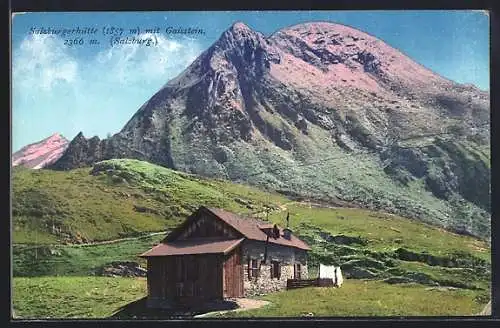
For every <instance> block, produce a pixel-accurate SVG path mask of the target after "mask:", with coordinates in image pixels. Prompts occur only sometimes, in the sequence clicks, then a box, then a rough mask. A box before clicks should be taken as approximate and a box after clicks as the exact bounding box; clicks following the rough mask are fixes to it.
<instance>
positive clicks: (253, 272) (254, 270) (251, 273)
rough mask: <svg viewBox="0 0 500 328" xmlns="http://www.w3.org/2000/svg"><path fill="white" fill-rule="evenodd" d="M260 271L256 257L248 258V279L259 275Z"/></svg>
mask: <svg viewBox="0 0 500 328" xmlns="http://www.w3.org/2000/svg"><path fill="white" fill-rule="evenodd" d="M258 272H259V262H258V260H256V259H249V260H248V279H252V278H255V277H257V274H258Z"/></svg>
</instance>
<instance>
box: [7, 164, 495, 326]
mask: <svg viewBox="0 0 500 328" xmlns="http://www.w3.org/2000/svg"><path fill="white" fill-rule="evenodd" d="M13 191H14V193H13V209H14V211H13V214H14V217H13V227H14V246H13V272H14V276H15V277H24V278H22V279H20V278H15V281H17V282H16V283H15V284H14V293H15V294H16V293H17V295H18V296H15V306H16V308H19V309H23V308H25V309H27V308H28V306H29V305H30V304H31V305H33V306H34V307H33V310H29V311H28V310H26V312H25V313H27V314H28V315H37V314H38V312H37V311H38V310H36V309H37V308H38V309H42V308H44V307H45V305H43V304H44V302H50V300H46V299H45V298H46V297H45V295H46V293H45V292H44V289H43V288H41V287H40V288H34V289H31V293H32V294H31V295H28V296H26V295H24V294H23V293H27V290H28V289H29V288H31V287H29V286H32V285H37V284H38V283H40V284H42V285H43V286H46V287H47V288H49V286H52V284H56V283H57V281H59V279H63V280H61V281H63V283H61V284H62V285H61V286H62V287H58V288H59V289H57V288H55V287H54V286H52V287H50V288H52V289H54V288H55V289H54V291H53V292H54V293H56V292H57V290H60V289H61V288H62V289H64V288H69V289H68V293H73V292H75V293H77V292H76V291H74V289H72V288H73V287H69V286H70V285H71V283H69V281H71V279H76V280H75V282H76V281H80V280H81V279H83V280H84V279H87V278H81V277H82V276H91V275H94V274H95V272H96V270H97V269H99V268H100V267H102V266H105V265H106V264H108V263H110V262H113V261H137V262H139V263H140V264H141V265H145V263H144V261H143V260H142V259H139V258H138V255H139V254H141V253H142V252H144V251H146V250H148V249H149V248H150V247H152V246H153V245H155V244H156V243H158V242H159V241H160V240H161V239H162V238H163V236H164V235H163V234H158V235H155V236H147V235H146V234H147V233H148V232H151V231H165V230H169V229H171V228H172V227H173V226H175V225H177V224H178V223H179V222H180V221H181V220H183V219H184V218H185V217H186V215H188V214H190V213H191V211H193V210H194V209H196V208H197V207H198V206H200V205H208V206H217V207H222V208H225V209H228V210H231V211H234V212H238V213H245V214H252V213H253V215H255V216H260V217H261V218H265V217H266V214H265V209H266V208H270V209H271V210H270V213H269V216H268V218H269V220H270V221H272V222H276V223H278V224H280V225H283V224H284V219H285V217H286V213H287V212H289V213H290V225H291V228H292V230H293V231H294V233H295V234H296V235H298V236H299V237H300V238H302V239H304V240H305V241H306V242H308V243H309V244H310V245H311V247H312V251H311V252H310V255H309V272H310V277H314V276H315V275H316V274H317V266H318V264H319V263H320V262H321V263H326V264H328V263H331V264H336V265H340V266H341V267H342V270H343V272H344V275H345V277H346V278H367V279H370V280H371V281H369V282H368V285H366V286H368V287H366V288H376V289H380V293H382V294H381V295H382V296H384V297H388V296H387V295H393V298H395V300H394V302H396V301H397V299H398V298H399V297H400V296H399V295H400V294H401V293H408V295H410V296H405V297H403V298H401V299H400V300H399V301H398V302H400V305H394V306H393V304H392V303H390V304H389V303H387V304H385V303H384V304H385V305H384V306H381V307H379V308H377V309H375V308H373V307H370V308H368V307H366V308H363V307H360V308H356V309H355V308H351V307H352V306H354V305H348V304H345V307H344V308H342V307H341V308H339V310H338V311H336V312H335V313H331V315H344V314H345V313H351V314H353V315H354V314H355V315H363V314H365V315H369V314H370V313H372V312H370V311H376V312H377V313H379V314H380V315H399V314H398V313H402V314H401V315H406V314H408V315H411V314H412V313H416V312H412V311H413V310H411V309H409V308H407V309H405V306H407V305H405V304H406V303H405V302H407V301H408V302H410V299H411V298H412V297H415V299H418V300H419V301H422V302H424V303H425V302H430V301H429V300H430V299H432V298H433V297H439V298H442V300H443V302H445V301H446V302H448V303H449V304H455V303H453V302H456V304H455V305H456V306H457V308H456V313H459V312H460V311H463V312H462V313H466V314H467V313H474V311H476V308H477V307H480V305H484V304H486V303H487V302H488V300H489V294H490V290H491V282H490V280H491V277H490V274H491V251H490V247H489V245H488V243H486V242H484V241H481V240H479V239H476V238H473V237H470V236H464V235H458V234H454V233H451V232H449V231H446V230H443V229H440V228H437V227H434V226H431V225H428V224H424V223H422V222H419V221H415V220H409V219H406V218H403V217H400V216H396V215H392V214H385V213H381V212H374V211H369V210H363V209H358V208H326V207H318V206H317V205H316V206H315V205H314V204H313V206H311V205H310V204H309V203H303V202H297V201H293V200H291V199H288V198H286V197H283V196H281V195H278V194H273V193H267V192H264V191H259V190H258V189H256V188H253V187H249V186H245V185H240V184H234V183H229V182H225V181H221V180H210V179H204V178H200V177H197V176H193V175H188V174H185V173H179V172H175V171H172V170H169V169H166V168H163V167H159V166H155V165H152V164H149V163H146V162H140V161H136V160H110V161H105V162H101V163H98V164H96V165H95V166H94V167H92V168H83V169H76V170H71V171H66V172H55V171H50V170H38V171H35V170H26V169H22V168H16V169H15V170H14V174H13ZM123 237H131V238H133V239H129V240H123V241H117V242H114V243H111V244H98V245H78V243H79V242H85V241H86V242H94V241H100V240H112V239H117V238H123ZM68 243H72V244H71V245H66V244H68ZM75 243H76V244H75ZM40 276H45V277H44V278H41V277H40ZM54 276H61V277H57V278H56V277H54ZM69 276H72V278H70V277H69ZM79 277H80V278H79ZM31 279H32V280H31ZM64 279H68V280H64ZM88 279H95V280H89V281H91V282H92V283H94V282H95V283H96V285H95V288H97V289H96V293H97V294H95V295H94V294H91V295H90V296H89V297H90V298H92V297H94V296H95V297H97V298H96V299H95V300H96V302H101V301H100V300H101V298H102V297H104V296H102V295H100V294H99V293H101V292H102V291H101V287H102V286H101V282H104V281H107V280H99V278H98V277H95V278H88ZM116 279H117V282H116V284H120V285H121V284H126V283H128V282H126V281H129V280H123V281H122V280H121V278H116ZM66 282H67V283H66ZM107 283H108V282H106V284H107ZM408 283H410V285H408ZM348 285H349V286H351V287H347V286H348ZM93 286H94V285H93ZM345 286H346V288H347V289H343V288H342V289H340V290H331V291H328V292H326V293H339V292H340V293H342V292H343V291H344V290H345V291H348V289H349V288H361V287H362V288H365V287H363V286H365V285H361V282H360V280H357V279H348V282H347V283H346V285H345ZM415 286H416V287H415ZM436 286H441V287H451V288H454V289H451V290H447V291H443V290H439V293H438V292H435V291H433V290H430V289H429V288H435V287H436ZM44 288H45V287H44ZM103 288H104V287H103ZM117 288H118V287H117ZM120 288H121V287H120ZM118 289H119V288H118ZM118 289H117V291H118ZM70 290H73V291H71V292H70ZM108 290H109V289H108ZM60 291H61V294H65V293H66V292H65V291H63V290H60ZM303 292H304V293H306V292H305V291H303ZM315 292H316V291H315ZM353 292H354V291H353ZM113 293H114V292H110V294H109V295H107V296H106V297H109V300H108V301H109V302H111V303H112V304H113V305H112V306H111V305H110V308H109V309H108V310H109V311H111V308H112V307H113V306H115V305H117V303H116V302H117V300H121V299H122V298H120V297H121V296H120V297H118V298H117V300H112V299H113V298H114V294H113ZM286 293H292V294H293V293H301V292H299V291H298V292H295V291H290V292H286ZM286 293H284V294H283V293H280V294H276V295H273V296H269V297H271V298H273V299H272V302H273V304H275V305H273V306H274V307H272V308H270V309H272V310H269V309H267V310H264V309H262V310H258V312H255V313H257V315H260V314H265V315H273V314H275V315H288V314H289V311H292V310H284V308H285V305H286V304H287V303H286V302H287V301H286V299H287V298H289V296H287V295H288V294H286ZM391 293H392V294H391ZM98 294H99V295H98ZM23 295H24V296H23ZM96 295H97V296H96ZM137 295H138V294H137ZM280 295H281V296H280ZM346 295H347V294H346ZM363 295H365V294H363ZM366 295H368V294H366ZM411 295H414V296H411ZM433 295H434V296H433ZM336 297H337V294H335V295H334V294H331V295H330V294H328V295H326V294H325V300H323V301H321V302H323V303H325V304H327V303H328V302H330V301H331V298H336ZM370 297H371V296H370ZM370 297H368V298H366V299H365V298H361V300H363V299H365V301H366V302H371V299H370ZM35 299H36V300H35ZM358 299H359V298H358ZM452 299H453V300H454V301H450V300H452ZM108 301H106V302H108ZM30 302H31V303H30ZM82 302H87V300H82ZM88 302H90V301H88ZM450 302H451V303H450ZM323 303H322V304H323ZM367 304H368V303H367ZM35 305H36V306H35ZM372 305H373V304H372ZM68 306H69V305H68ZM325 306H326V305H325ZM443 306H444V305H443ZM446 306H448V305H446ZM450 306H452V305H450ZM291 309H294V307H293V306H291ZM321 309H322V307H321V306H320V310H317V311H316V312H318V311H319V312H318V313H322V312H321V311H323V310H321ZM329 309H330V308H328V306H326V307H325V308H324V311H325V313H327V312H328V311H329ZM108 310H106V311H108ZM19 311H20V313H22V310H19ZM40 311H42V310H40ZM61 311H63V312H61V314H62V316H63V317H71V316H72V315H73V314H75V313H76V312H75V313H73V312H72V311H76V310H70V309H69V308H68V309H66V311H67V312H64V310H61ZM82 311H83V310H82ZM89 311H91V312H88V313H87V314H85V316H87V317H93V316H96V315H100V314H98V313H97V312H92V311H97V310H89ZM99 311H100V310H99ZM109 311H108V312H109ZM259 311H260V312H259ZM262 311H264V312H262ZM265 311H271V312H265ZM293 311H295V310H293ZM297 311H298V308H297ZM304 311H305V310H304ZM349 311H354V312H349ZM355 311H359V312H355ZM398 311H399V312H398ZM405 311H406V312H405ZM415 311H417V310H415ZM418 311H423V312H422V315H424V314H434V313H437V312H436V311H440V312H439V314H448V313H449V314H450V315H451V314H453V313H455V312H454V311H455V310H452V308H451V307H446V308H444V307H441V308H438V309H430V308H429V309H427V310H426V309H423V308H418ZM308 312H313V313H315V311H313V310H310V311H308ZM40 313H41V312H40ZM57 313H59V312H57ZM82 313H83V312H81V311H80V312H78V313H77V314H82ZM99 313H101V312H99ZM103 313H104V312H103ZM252 313H253V312H252ZM294 313H295V312H294ZM294 315H295V314H294ZM297 315H300V313H299V314H297Z"/></svg>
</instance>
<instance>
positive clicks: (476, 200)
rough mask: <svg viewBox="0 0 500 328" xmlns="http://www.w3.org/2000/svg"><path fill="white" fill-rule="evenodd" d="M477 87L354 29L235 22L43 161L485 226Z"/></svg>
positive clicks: (482, 126) (485, 151) (470, 229)
mask: <svg viewBox="0 0 500 328" xmlns="http://www.w3.org/2000/svg"><path fill="white" fill-rule="evenodd" d="M489 142H490V141H489V94H488V93H486V92H483V91H481V90H479V89H477V88H475V87H474V86H470V85H461V84H457V83H455V82H452V81H450V80H447V79H445V78H443V77H441V76H439V75H437V74H435V73H434V72H432V71H430V70H428V69H426V68H425V67H422V66H421V65H419V64H418V63H416V62H414V61H412V60H411V59H410V58H408V57H407V56H406V55H404V54H403V53H401V52H400V51H398V50H396V49H394V48H392V47H390V46H389V45H387V44H386V43H384V42H383V41H381V40H379V39H377V38H375V37H373V36H371V35H368V34H367V33H364V32H361V31H358V30H355V29H353V28H349V27H347V26H343V25H338V24H332V23H319V22H316V23H306V24H300V25H296V26H292V27H288V28H284V29H282V30H280V31H278V32H276V33H274V34H273V35H271V36H269V37H266V36H264V35H262V34H260V33H258V32H255V31H253V30H251V29H250V28H249V27H248V26H246V25H244V24H243V23H235V24H234V25H233V26H231V27H230V28H229V29H228V30H227V31H226V32H224V33H223V34H222V36H221V37H220V39H219V40H218V41H216V42H215V43H214V44H213V45H212V46H211V47H210V48H208V49H207V50H206V51H205V52H204V53H202V54H201V55H200V56H199V57H198V58H197V59H196V60H195V61H194V62H193V63H192V64H191V65H190V66H189V67H188V68H186V70H185V71H184V72H183V73H181V74H180V75H179V76H177V77H176V78H174V79H173V80H171V81H169V82H168V83H167V84H166V85H165V86H164V87H163V88H162V89H161V90H159V91H158V92H157V93H156V94H155V95H154V96H153V97H152V98H151V99H149V100H148V101H147V102H146V103H145V104H144V105H143V106H142V107H141V108H140V109H139V110H138V111H137V112H136V114H135V115H134V116H133V117H132V118H131V119H130V121H129V122H128V123H127V124H126V125H125V126H124V127H123V129H122V130H121V131H120V132H119V133H117V134H115V135H113V136H112V137H110V138H108V139H105V140H100V139H99V138H97V137H94V138H91V139H86V138H85V137H84V136H83V134H81V133H80V134H79V135H78V136H77V137H76V138H75V139H73V140H72V141H71V143H70V144H69V147H68V149H67V151H66V152H65V153H64V155H63V156H62V157H61V158H60V159H59V160H58V161H57V162H56V163H54V164H53V165H52V166H51V168H53V169H59V170H61V169H62V170H66V169H71V168H76V167H83V166H88V165H90V164H92V163H94V162H97V161H100V160H104V159H110V158H136V159H140V160H146V161H149V162H153V163H156V164H160V165H163V166H167V167H170V168H174V169H177V170H181V171H185V172H189V173H197V174H201V175H204V176H209V177H221V178H227V179H230V180H233V181H245V182H249V183H252V184H257V185H261V186H265V187H268V188H271V189H274V190H279V191H281V192H283V193H286V194H288V195H297V196H300V197H302V198H317V199H318V198H319V199H324V200H332V199H341V200H344V201H349V202H353V203H357V204H360V205H362V206H364V207H368V208H373V209H384V210H385V211H390V212H394V213H399V214H401V215H404V216H407V217H412V218H415V219H420V220H424V221H426V222H430V223H433V224H438V225H441V226H443V227H446V228H450V229H453V230H456V231H459V232H462V233H471V234H474V235H477V236H481V237H484V238H489V234H490V213H489V212H490V163H489V161H490V159H489Z"/></svg>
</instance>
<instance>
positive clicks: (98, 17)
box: [11, 10, 490, 151]
mask: <svg viewBox="0 0 500 328" xmlns="http://www.w3.org/2000/svg"><path fill="white" fill-rule="evenodd" d="M236 21H241V22H244V23H245V24H246V25H248V26H249V27H250V28H252V29H253V30H255V31H258V32H261V33H263V34H264V35H270V34H272V33H273V32H275V31H277V30H279V29H281V28H284V27H287V26H291V25H295V24H299V23H304V22H308V21H329V22H333V23H340V24H344V25H349V26H351V27H354V28H357V29H359V30H362V31H364V32H367V33H369V34H371V35H374V36H376V37H378V38H379V39H381V40H383V41H385V42H386V43H388V44H389V45H391V46H392V47H394V48H397V49H399V50H400V51H402V52H403V53H405V54H406V55H408V56H410V57H411V58H412V59H413V60H415V61H417V62H419V63H420V64H422V65H424V66H426V67H427V68H430V69H432V70H433V71H434V72H436V73H438V74H440V75H442V76H444V77H446V78H449V79H451V80H454V81H456V82H459V83H471V84H474V85H476V86H477V87H478V88H480V89H482V90H489V83H490V82H489V38H490V36H489V17H488V15H487V14H486V13H485V12H483V11H476V10H469V11H445V10H442V11H441V10H440V11H410V10H406V11H281V12H279V11H267V12H265V11H246V12H244V11H231V12H224V11H220V12H80V13H64V12H57V13H55V12H54V13H19V14H15V15H14V16H13V18H12V26H11V32H12V39H11V42H12V47H11V49H12V53H11V58H12V125H11V126H12V150H13V151H17V150H19V149H20V148H21V147H23V146H25V145H27V144H30V143H33V142H37V141H40V140H42V139H44V138H46V137H48V136H50V135H52V134H54V133H60V134H62V135H63V136H64V137H66V138H67V139H69V140H71V139H73V138H74V137H75V136H76V135H77V134H78V133H79V132H80V131H81V132H83V134H84V136H85V137H87V138H89V137H92V136H95V135H97V136H99V137H100V138H106V136H107V135H112V134H115V133H117V132H119V131H120V130H121V128H122V127H123V126H124V125H125V124H126V123H127V121H128V120H129V119H130V118H131V117H132V115H133V114H134V113H135V112H136V111H137V110H138V109H139V108H140V107H141V106H142V105H143V104H144V103H145V102H146V101H147V100H148V99H149V98H150V97H151V96H152V95H153V94H154V93H156V91H158V90H159V89H160V88H161V87H162V86H163V85H164V84H166V83H167V82H168V81H169V80H170V79H172V78H174V77H175V76H177V75H178V74H180V73H181V72H182V71H183V70H184V69H185V68H186V67H187V66H188V65H189V64H190V63H191V62H192V61H193V60H194V59H196V57H197V56H198V55H200V54H201V53H202V52H203V51H204V50H205V49H207V48H208V47H210V45H211V44H212V43H214V42H215V41H216V40H217V39H218V38H219V37H220V35H221V34H222V33H223V32H224V31H225V30H227V29H228V28H229V27H230V26H231V25H232V24H233V23H234V22H236ZM77 27H78V28H80V29H81V30H83V29H85V28H94V29H95V31H96V33H95V34H92V35H77V36H71V35H66V36H62V35H61V34H57V35H55V34H38V33H37V32H38V31H39V29H40V28H44V29H48V28H51V29H53V30H58V29H74V28H77ZM111 27H114V28H118V31H120V30H119V28H122V29H123V31H122V35H121V37H126V36H130V34H129V33H130V32H131V29H139V34H138V35H137V34H135V37H136V38H139V39H147V38H151V39H152V40H154V42H153V43H154V44H153V43H152V44H151V45H150V46H147V45H146V44H140V45H139V44H123V45H122V44H118V45H117V44H112V43H111V42H112V40H114V39H113V38H112V37H111V34H109V32H110V31H111V30H110V28H111ZM156 27H158V28H159V29H160V33H155V34H151V33H147V31H146V29H154V28H156ZM169 27H171V28H192V29H201V30H203V31H204V33H203V34H192V35H173V34H167V33H166V30H167V29H168V28H169ZM33 30H34V31H35V33H32V31H33ZM105 33H106V34H105ZM80 37H82V39H83V40H82V41H80ZM91 40H96V41H97V42H98V44H96V43H94V44H90V41H91ZM70 42H76V44H74V45H70V44H69V43H70ZM82 42H83V44H80V43H82Z"/></svg>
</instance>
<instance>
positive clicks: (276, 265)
mask: <svg viewBox="0 0 500 328" xmlns="http://www.w3.org/2000/svg"><path fill="white" fill-rule="evenodd" d="M280 277H281V265H280V262H278V261H271V279H280Z"/></svg>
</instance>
